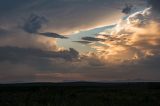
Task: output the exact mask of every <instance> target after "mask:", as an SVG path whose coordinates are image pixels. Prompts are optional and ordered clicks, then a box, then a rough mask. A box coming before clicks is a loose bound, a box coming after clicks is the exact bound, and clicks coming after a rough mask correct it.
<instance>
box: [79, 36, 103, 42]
mask: <svg viewBox="0 0 160 106" xmlns="http://www.w3.org/2000/svg"><path fill="white" fill-rule="evenodd" d="M82 40H87V41H105V39H101V38H94V37H82Z"/></svg>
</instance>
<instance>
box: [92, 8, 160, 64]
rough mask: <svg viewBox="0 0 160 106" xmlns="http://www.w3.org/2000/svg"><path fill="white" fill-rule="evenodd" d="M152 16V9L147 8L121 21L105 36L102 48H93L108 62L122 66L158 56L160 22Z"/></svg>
mask: <svg viewBox="0 0 160 106" xmlns="http://www.w3.org/2000/svg"><path fill="white" fill-rule="evenodd" d="M152 16H153V15H152V11H151V8H147V9H145V10H144V11H140V12H136V13H134V14H132V15H130V16H129V17H128V18H127V19H126V20H121V21H120V22H119V23H118V24H117V26H116V27H115V28H113V29H112V31H111V32H110V33H109V36H103V38H105V39H106V40H105V41H103V42H100V43H101V44H102V45H101V46H97V45H94V46H93V48H95V49H96V50H97V55H99V57H100V58H101V59H104V60H106V61H107V62H111V63H120V64H121V63H123V62H125V61H139V60H141V59H143V58H148V57H150V56H151V57H152V56H155V55H156V56H158V55H159V49H158V46H160V42H159V34H160V32H159V30H158V29H159V21H157V20H156V17H152ZM101 36H102V35H100V38H101Z"/></svg>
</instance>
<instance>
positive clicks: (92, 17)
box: [0, 0, 144, 34]
mask: <svg viewBox="0 0 160 106" xmlns="http://www.w3.org/2000/svg"><path fill="white" fill-rule="evenodd" d="M137 1H138V2H137ZM125 3H130V4H137V5H139V3H140V4H141V6H142V5H144V1H139V0H118V1H117V0H38V1H33V0H26V1H21V0H14V1H11V0H1V1H0V13H1V17H0V22H1V24H5V25H8V24H10V26H12V25H15V24H17V23H18V22H19V21H20V20H21V19H22V18H23V19H26V18H27V17H28V16H29V15H30V14H31V13H36V14H38V16H40V17H41V16H45V18H47V19H48V20H49V23H47V26H46V27H45V28H41V24H40V23H41V21H40V23H39V19H37V20H36V21H34V22H32V21H31V20H32V18H33V17H32V18H31V17H30V18H29V19H28V20H27V22H26V23H25V25H24V26H23V28H24V30H25V31H27V32H29V33H35V32H37V31H38V30H39V29H40V28H41V30H43V32H56V33H61V34H62V33H63V34H64V33H65V34H66V33H67V34H68V33H72V32H74V31H76V30H85V29H90V28H95V27H96V26H101V25H106V24H112V22H115V20H118V19H119V18H120V16H121V12H120V10H119V9H117V8H122V6H124V4H125ZM108 14H112V15H108ZM40 17H39V18H40ZM34 18H38V17H35V16H34ZM37 21H38V22H37ZM33 23H34V24H33ZM32 28H33V29H32Z"/></svg>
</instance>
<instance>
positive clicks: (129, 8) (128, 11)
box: [122, 4, 133, 14]
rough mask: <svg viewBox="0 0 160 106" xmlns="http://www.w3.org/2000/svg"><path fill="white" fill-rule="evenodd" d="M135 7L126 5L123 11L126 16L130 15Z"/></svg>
mask: <svg viewBox="0 0 160 106" xmlns="http://www.w3.org/2000/svg"><path fill="white" fill-rule="evenodd" d="M132 8H133V6H132V5H128V4H126V6H125V7H124V8H123V9H122V13H124V14H130V13H131V11H132Z"/></svg>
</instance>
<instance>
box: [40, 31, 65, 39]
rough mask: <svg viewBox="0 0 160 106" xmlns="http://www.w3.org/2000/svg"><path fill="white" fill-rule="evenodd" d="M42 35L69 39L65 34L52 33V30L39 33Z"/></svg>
mask: <svg viewBox="0 0 160 106" xmlns="http://www.w3.org/2000/svg"><path fill="white" fill-rule="evenodd" d="M38 34H40V35H43V36H46V37H52V38H61V39H67V38H68V37H65V36H63V35H60V34H57V33H52V32H44V33H38Z"/></svg>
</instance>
